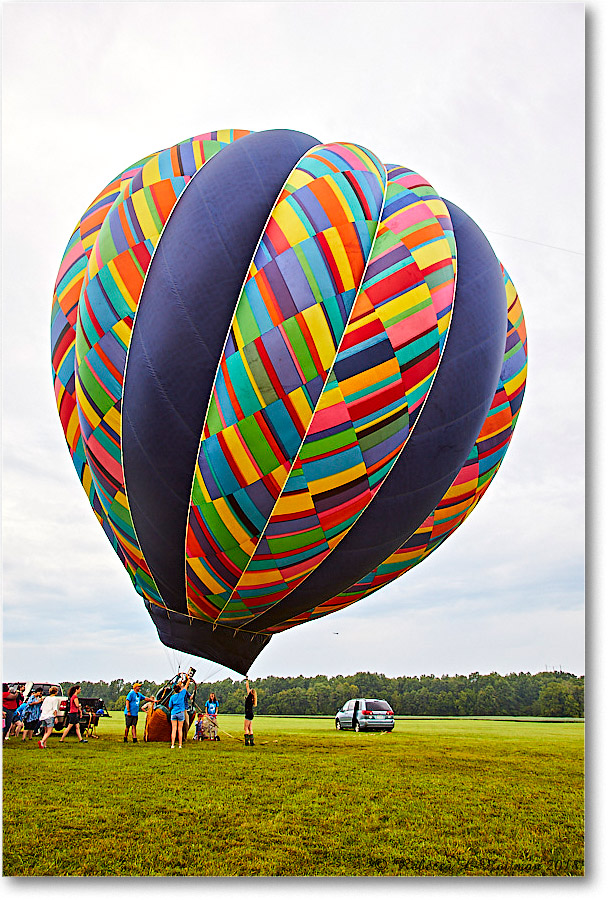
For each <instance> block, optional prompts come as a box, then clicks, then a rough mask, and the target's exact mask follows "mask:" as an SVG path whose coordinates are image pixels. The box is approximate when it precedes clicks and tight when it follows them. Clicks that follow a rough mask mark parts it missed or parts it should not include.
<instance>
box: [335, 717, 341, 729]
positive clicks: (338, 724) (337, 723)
mask: <svg viewBox="0 0 608 900" xmlns="http://www.w3.org/2000/svg"><path fill="white" fill-rule="evenodd" d="M336 731H342V726H341V725H340V723H339V722H338V720H337V719H336Z"/></svg>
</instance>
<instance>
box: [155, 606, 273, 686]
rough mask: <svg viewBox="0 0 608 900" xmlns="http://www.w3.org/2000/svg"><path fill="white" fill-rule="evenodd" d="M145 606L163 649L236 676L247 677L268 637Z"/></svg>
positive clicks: (161, 608) (160, 608)
mask: <svg viewBox="0 0 608 900" xmlns="http://www.w3.org/2000/svg"><path fill="white" fill-rule="evenodd" d="M146 606H147V609H148V612H149V614H150V617H151V618H152V621H153V622H154V625H155V627H156V630H157V632H158V636H159V638H160V640H161V641H162V643H163V644H165V646H167V647H171V648H172V649H173V650H180V651H182V652H183V653H189V654H190V655H192V656H200V657H201V658H202V659H207V660H209V661H210V662H214V663H218V664H219V665H222V666H226V667H227V668H229V669H233V670H234V671H235V672H238V673H239V675H246V674H247V672H248V671H249V669H250V668H251V665H252V664H253V662H254V661H255V660H256V659H257V657H258V656H259V655H260V653H261V652H262V650H263V649H264V647H266V646H267V644H268V642H269V641H270V638H271V635H269V634H253V633H251V632H242V631H236V630H235V629H232V628H226V627H224V626H220V627H215V628H214V626H213V624H212V623H211V622H206V621H205V620H204V619H193V618H191V617H190V616H186V615H184V614H183V613H178V612H173V611H171V612H169V611H168V610H165V609H164V608H163V607H158V606H152V605H151V604H148V603H146ZM195 648H196V649H195Z"/></svg>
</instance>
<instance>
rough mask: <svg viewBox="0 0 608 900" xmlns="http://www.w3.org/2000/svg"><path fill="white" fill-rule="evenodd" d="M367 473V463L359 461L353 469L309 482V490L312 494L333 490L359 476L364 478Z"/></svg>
mask: <svg viewBox="0 0 608 900" xmlns="http://www.w3.org/2000/svg"><path fill="white" fill-rule="evenodd" d="M366 475H367V468H366V466H365V463H363V462H361V463H357V465H356V466H353V467H352V468H351V469H346V470H345V471H344V472H337V473H336V474H335V475H328V476H326V477H325V478H319V479H317V480H316V481H311V482H309V485H308V487H309V490H310V492H311V494H320V493H322V492H323V491H331V490H332V489H333V488H337V487H340V486H341V485H343V484H348V482H349V481H355V480H356V479H357V478H364V477H365V476H366Z"/></svg>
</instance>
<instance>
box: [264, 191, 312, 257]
mask: <svg viewBox="0 0 608 900" xmlns="http://www.w3.org/2000/svg"><path fill="white" fill-rule="evenodd" d="M272 218H273V219H274V221H275V222H276V223H277V225H278V226H279V228H280V229H281V231H282V232H283V234H284V235H285V237H286V238H287V240H288V242H289V243H290V244H291V245H292V246H293V245H294V244H299V243H300V242H301V241H305V240H306V239H307V238H309V237H310V232H309V231H308V229H307V228H306V226H305V225H304V223H303V222H302V220H301V219H300V217H299V216H298V214H297V212H296V211H295V209H294V208H293V206H292V205H291V204H290V203H289V202H288V201H287V200H282V201H281V202H280V203H278V204H277V205H276V206H275V208H274V212H273V213H272Z"/></svg>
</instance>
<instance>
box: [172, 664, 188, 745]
mask: <svg viewBox="0 0 608 900" xmlns="http://www.w3.org/2000/svg"><path fill="white" fill-rule="evenodd" d="M189 684H190V676H189V675H186V680H185V681H178V682H177V684H176V685H175V687H174V688H173V693H172V694H171V696H170V697H169V703H168V706H169V713H170V715H171V749H172V750H174V749H175V735H176V734H177V740H178V743H179V749H180V750H181V749H182V740H183V736H184V721H185V719H186V705H187V703H188V692H187V691H186V688H187V687H188V685H189Z"/></svg>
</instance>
